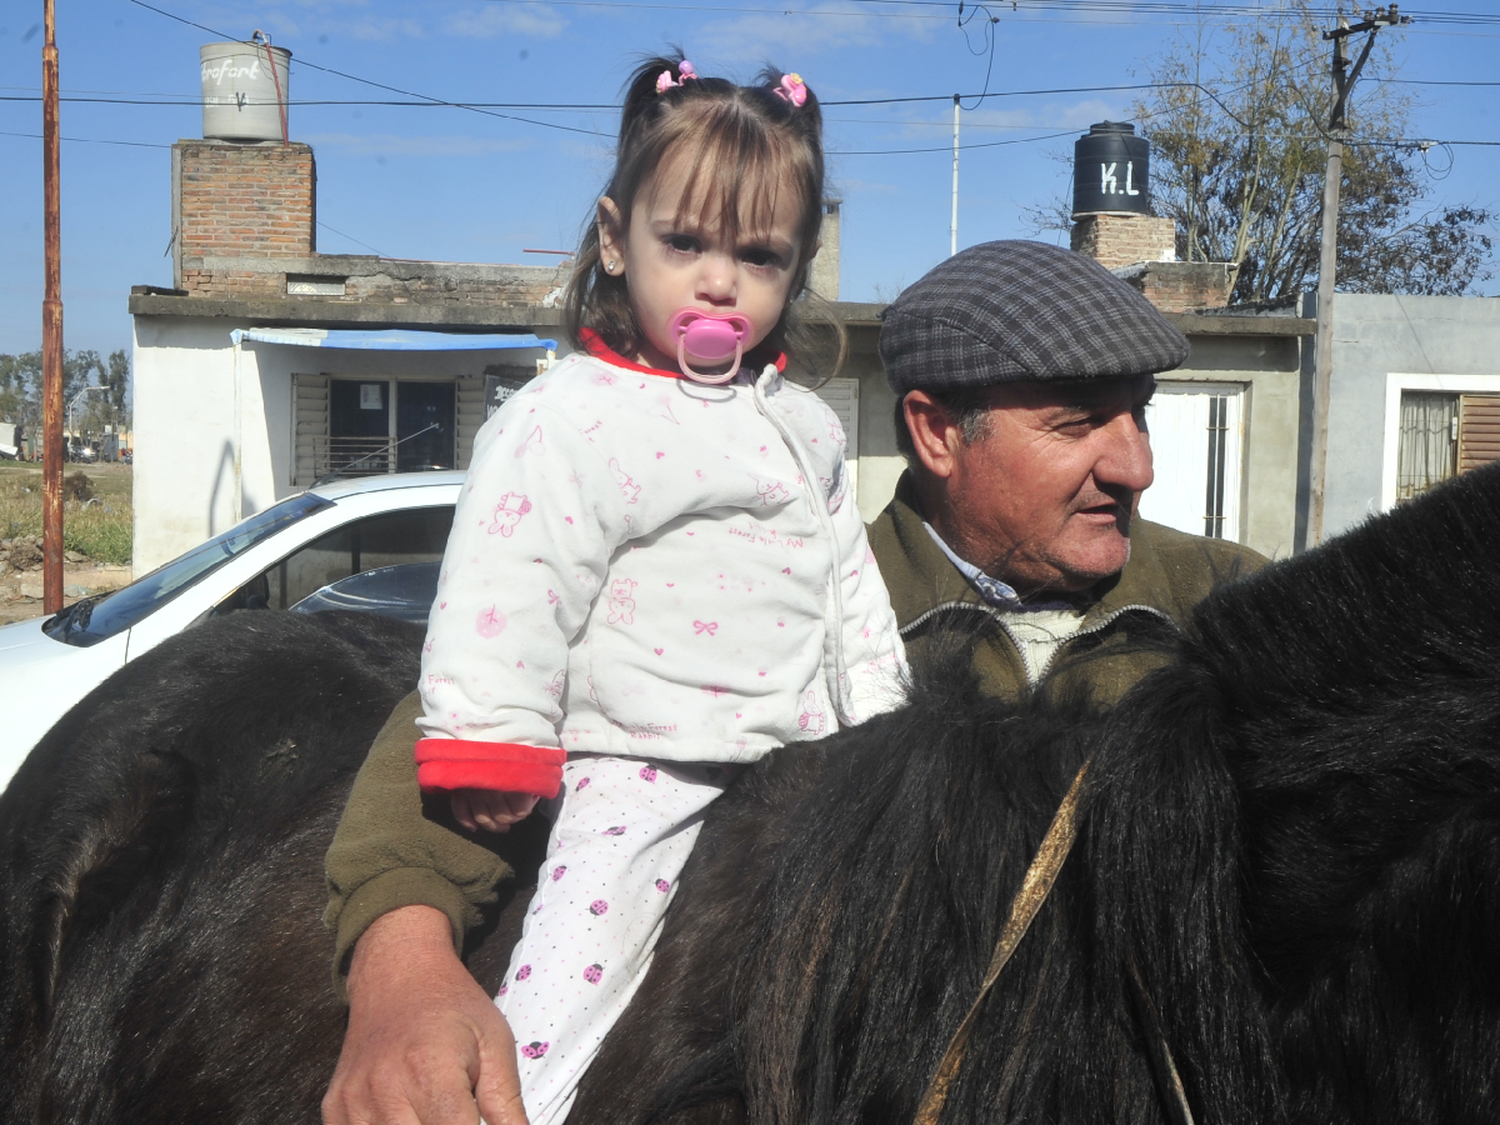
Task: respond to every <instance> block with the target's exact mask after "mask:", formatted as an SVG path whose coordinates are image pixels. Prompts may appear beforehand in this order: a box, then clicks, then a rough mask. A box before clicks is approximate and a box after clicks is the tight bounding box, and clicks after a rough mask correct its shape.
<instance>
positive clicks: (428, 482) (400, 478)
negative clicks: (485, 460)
mask: <svg viewBox="0 0 1500 1125" xmlns="http://www.w3.org/2000/svg"><path fill="white" fill-rule="evenodd" d="M463 481H464V474H463V473H462V472H459V471H457V470H453V469H443V470H431V471H428V472H421V473H381V474H378V475H376V476H368V477H348V478H346V479H344V480H331V481H328V482H327V483H326V484H315V485H313V486H312V487H311V488H309V489H308V490H307V491H308V492H310V493H312V494H313V495H314V496H321V497H323V499H325V500H341V499H343V498H345V497H347V496H360V495H363V494H365V493H368V492H386V491H388V490H390V489H393V488H436V487H440V486H443V485H449V486H454V487H456V486H458V485H460V484H462V483H463Z"/></svg>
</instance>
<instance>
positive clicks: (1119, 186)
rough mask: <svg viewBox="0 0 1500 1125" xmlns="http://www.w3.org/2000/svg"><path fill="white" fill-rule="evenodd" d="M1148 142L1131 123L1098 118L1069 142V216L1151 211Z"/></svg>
mask: <svg viewBox="0 0 1500 1125" xmlns="http://www.w3.org/2000/svg"><path fill="white" fill-rule="evenodd" d="M1150 186H1151V145H1150V143H1149V142H1148V141H1147V140H1146V138H1145V137H1137V136H1136V135H1135V126H1134V125H1128V124H1126V123H1124V122H1121V121H1102V122H1100V123H1099V124H1098V125H1093V126H1090V127H1089V131H1088V135H1087V136H1084V137H1079V138H1078V141H1077V142H1076V143H1075V144H1074V145H1073V217H1074V218H1075V219H1076V218H1078V216H1080V215H1097V214H1099V213H1101V212H1110V211H1113V212H1125V213H1127V214H1138V215H1149V214H1150V213H1151V192H1150Z"/></svg>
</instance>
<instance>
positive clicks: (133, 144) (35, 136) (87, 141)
mask: <svg viewBox="0 0 1500 1125" xmlns="http://www.w3.org/2000/svg"><path fill="white" fill-rule="evenodd" d="M0 137H26V138H28V139H30V140H33V141H39V140H41V139H42V135H41V134H40V133H9V132H5V131H4V130H0ZM58 140H62V141H69V142H71V143H73V144H83V145H123V146H125V147H126V148H171V147H172V146H171V145H164V144H156V143H153V142H151V141H106V140H101V139H99V138H97V137H59V138H58Z"/></svg>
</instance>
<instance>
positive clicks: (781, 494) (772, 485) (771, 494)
mask: <svg viewBox="0 0 1500 1125" xmlns="http://www.w3.org/2000/svg"><path fill="white" fill-rule="evenodd" d="M755 494H756V495H757V496H759V497H760V502H761V505H762V506H763V507H767V508H769V507H770V506H771V505H772V504H785V503H786V502H787V501H788V500H790V499H791V493H789V492H788V491H787V488H786V485H784V484H782V483H781V482H780V481H779V480H773V481H763V480H758V481H756V482H755Z"/></svg>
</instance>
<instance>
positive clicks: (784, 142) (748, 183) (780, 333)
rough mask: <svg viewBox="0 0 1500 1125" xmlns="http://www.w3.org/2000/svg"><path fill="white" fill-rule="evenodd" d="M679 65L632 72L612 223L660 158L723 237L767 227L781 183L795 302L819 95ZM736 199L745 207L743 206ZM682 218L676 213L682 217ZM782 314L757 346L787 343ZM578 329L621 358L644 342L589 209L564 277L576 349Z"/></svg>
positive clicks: (809, 213)
mask: <svg viewBox="0 0 1500 1125" xmlns="http://www.w3.org/2000/svg"><path fill="white" fill-rule="evenodd" d="M682 63H683V58H682V55H681V53H676V54H674V55H672V56H670V57H663V58H653V59H649V60H647V61H646V62H644V63H642V64H641V66H640V67H639V68H638V69H637V70H636V72H635V74H634V75H633V76H632V77H631V79H630V82H629V84H628V85H627V86H626V93H625V111H624V113H623V114H622V116H621V119H620V141H619V146H618V148H617V149H616V152H615V171H614V175H613V176H612V177H610V181H609V183H608V184H607V185H605V188H604V192H603V194H604V195H605V196H608V197H609V198H610V199H611V200H613V202H614V204H615V206H616V207H618V208H619V211H620V221H621V223H622V224H623V225H624V226H627V227H628V226H629V223H630V213H631V209H632V208H633V207H634V205H635V202H636V197H637V195H638V194H639V193H640V191H641V189H642V188H643V187H645V186H647V185H648V184H649V182H650V180H651V177H652V176H653V175H654V174H655V173H656V171H657V169H658V168H660V167H661V165H662V164H663V163H664V162H665V160H666V159H667V157H668V155H669V154H670V155H671V156H672V157H673V158H680V159H685V160H687V161H688V162H689V163H688V165H687V167H688V178H687V184H686V189H685V190H684V192H683V197H682V206H683V208H684V209H686V208H688V207H690V206H691V205H692V203H693V201H694V200H698V201H700V203H701V206H702V207H703V209H704V211H705V215H704V216H703V217H704V218H707V219H708V221H710V222H716V223H717V224H719V225H720V227H721V229H722V230H723V232H724V233H725V235H726V236H728V237H729V238H731V239H732V238H736V237H738V234H739V228H740V220H741V218H742V217H743V218H745V219H746V220H748V221H749V222H751V223H753V224H755V225H756V226H762V225H764V226H769V225H770V220H771V216H772V214H773V213H774V210H775V206H776V195H777V192H779V191H782V190H785V189H787V188H790V189H791V190H793V191H795V192H796V193H797V197H798V203H799V204H800V208H801V219H800V221H799V223H798V225H797V241H798V247H797V249H798V263H797V275H796V277H795V278H794V279H793V282H792V288H791V292H790V296H791V297H792V298H795V297H797V296H798V295H800V294H801V293H802V291H803V289H804V287H805V286H806V284H807V273H808V266H809V260H810V256H811V252H812V250H813V248H814V246H816V245H817V240H818V228H819V226H820V224H821V222H822V217H823V117H822V114H821V112H820V111H819V109H818V99H817V98H816V97H815V96H814V95H813V92H812V91H811V90H806V87H803V89H804V90H806V95H807V96H806V100H805V101H804V102H803V104H801V105H795V104H793V102H791V101H790V100H788V99H786V98H784V97H782V96H781V95H780V94H779V93H778V92H777V88H778V86H780V85H781V84H782V82H783V76H782V73H781V72H780V71H777V70H775V69H773V68H769V67H768V68H767V69H765V70H764V71H762V72H761V74H760V76H759V83H760V84H758V85H754V86H737V85H735V84H734V83H733V82H730V81H728V80H726V79H723V78H697V77H683V76H682V69H681V68H682ZM664 72H665V76H666V79H665V81H664V80H663V73H664ZM689 73H691V67H690V68H689ZM667 81H670V82H671V83H673V84H672V85H667V84H666V82H667ZM742 200H743V201H744V202H745V203H748V206H747V207H746V208H745V210H744V211H743V212H742V211H741V203H742ZM689 218H690V217H689V216H687V215H679V219H681V220H687V219H689ZM692 218H698V216H692ZM788 319H789V318H788V313H787V311H785V310H783V312H782V314H781V319H780V320H779V321H777V323H776V327H775V328H774V329H773V330H772V331H771V333H770V334H769V335H768V336H767V337H766V339H765V345H766V346H769V347H771V348H774V349H778V350H779V349H784V348H786V347H787V335H788ZM804 319H805V318H802V317H799V318H798V320H799V322H800V321H802V320H804ZM582 328H590V329H592V330H593V331H595V332H597V333H598V334H599V336H600V337H601V338H602V339H603V340H604V342H605V343H606V344H607V345H609V347H611V348H613V349H614V350H615V351H617V352H620V353H621V354H626V355H628V354H630V353H631V352H633V351H634V350H636V349H637V348H638V347H639V345H640V344H641V342H642V341H643V339H644V334H643V333H642V331H641V327H640V325H639V324H637V323H636V319H635V313H634V312H633V311H632V310H631V307H630V292H629V289H628V286H627V283H626V280H625V278H624V276H611V275H610V274H607V273H605V272H604V269H603V267H602V264H601V262H600V254H599V228H598V224H597V222H596V221H595V219H594V216H593V214H592V213H591V214H590V216H589V220H588V223H587V224H586V226H585V234H584V236H583V244H582V246H581V247H580V248H579V251H578V260H577V263H576V265H575V267H574V272H573V278H572V280H571V281H570V282H569V283H568V295H567V329H568V334H569V335H570V336H571V337H572V339H573V342H574V344H575V345H577V346H580V347H581V346H582V341H581V340H580V338H579V336H580V331H579V330H580V329H582ZM794 331H795V329H794ZM835 334H836V335H837V336H838V353H839V359H840V360H842V358H843V351H844V343H843V332H842V330H841V329H839V328H838V326H837V325H835Z"/></svg>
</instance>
